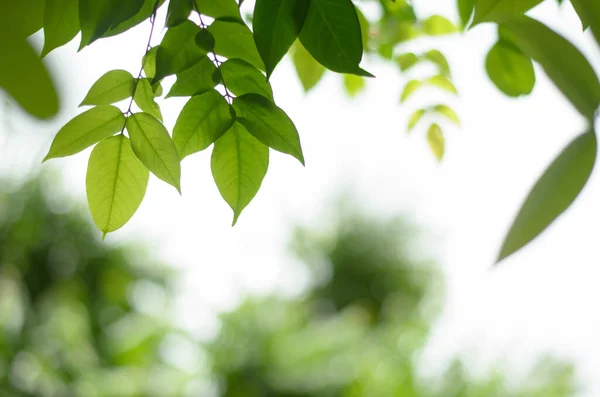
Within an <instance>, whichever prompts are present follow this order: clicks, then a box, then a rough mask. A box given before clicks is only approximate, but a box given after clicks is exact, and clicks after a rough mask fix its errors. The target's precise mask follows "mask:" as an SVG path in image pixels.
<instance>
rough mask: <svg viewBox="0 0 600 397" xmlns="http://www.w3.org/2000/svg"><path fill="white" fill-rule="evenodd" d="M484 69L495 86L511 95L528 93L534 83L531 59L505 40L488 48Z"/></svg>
mask: <svg viewBox="0 0 600 397" xmlns="http://www.w3.org/2000/svg"><path fill="white" fill-rule="evenodd" d="M485 70H486V71H487V74H488V76H489V78H490V80H492V81H493V82H494V84H495V85H496V87H498V89H500V91H502V92H503V93H505V94H506V95H508V96H511V97H517V96H520V95H527V94H530V93H531V91H532V90H533V87H534V85H535V71H534V70H533V62H532V61H531V59H530V58H528V57H526V56H525V55H524V54H523V53H522V52H521V51H519V49H518V48H516V47H515V46H513V45H512V44H510V43H506V42H505V41H499V42H497V43H496V44H495V45H494V46H493V47H492V48H491V49H490V52H488V54H487V57H486V59H485Z"/></svg>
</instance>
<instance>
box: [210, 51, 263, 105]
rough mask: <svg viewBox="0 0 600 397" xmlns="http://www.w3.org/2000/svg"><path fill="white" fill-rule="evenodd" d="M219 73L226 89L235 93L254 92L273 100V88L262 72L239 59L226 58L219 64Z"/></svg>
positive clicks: (238, 94)
mask: <svg viewBox="0 0 600 397" xmlns="http://www.w3.org/2000/svg"><path fill="white" fill-rule="evenodd" d="M220 70H221V75H222V76H223V81H224V82H225V85H226V86H227V89H228V90H229V91H231V92H233V93H234V94H235V95H237V96H240V95H244V94H249V93H254V94H259V95H262V96H264V97H265V98H269V99H270V100H273V90H272V89H271V84H269V82H268V81H267V79H266V77H265V75H264V74H262V73H261V72H260V70H258V69H256V68H255V67H254V66H252V65H250V64H249V63H248V62H246V61H242V60H241V59H228V60H227V61H225V62H223V63H222V64H221V68H220Z"/></svg>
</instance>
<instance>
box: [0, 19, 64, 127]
mask: <svg viewBox="0 0 600 397" xmlns="http://www.w3.org/2000/svg"><path fill="white" fill-rule="evenodd" d="M0 54H2V59H3V61H0V88H2V89H4V90H5V91H6V92H7V93H8V95H10V96H11V97H12V98H13V99H14V100H15V101H16V102H17V103H18V104H19V105H20V106H21V107H22V108H23V109H24V110H25V111H26V112H28V113H29V114H31V115H32V116H35V117H38V118H41V119H47V118H50V117H52V116H54V115H55V114H56V113H57V112H58V96H57V94H56V90H55V88H54V83H53V82H52V79H51V77H50V74H49V73H48V70H47V69H46V67H45V66H44V63H43V62H42V61H41V60H40V58H39V57H38V55H37V54H36V52H35V51H34V50H33V48H31V46H30V45H29V43H27V41H25V39H24V38H19V37H15V36H13V32H6V34H5V32H4V31H2V28H0Z"/></svg>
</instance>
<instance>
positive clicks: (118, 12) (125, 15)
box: [109, 0, 144, 30]
mask: <svg viewBox="0 0 600 397" xmlns="http://www.w3.org/2000/svg"><path fill="white" fill-rule="evenodd" d="M143 5H144V0H121V1H120V2H119V5H118V7H116V8H115V13H114V15H113V17H112V18H113V19H112V23H111V25H110V29H114V28H116V27H118V26H119V25H120V24H121V23H123V22H126V21H128V20H130V19H131V18H133V17H134V16H135V15H136V14H137V13H138V12H139V11H140V10H141V9H142V7H143ZM110 29H109V30H110Z"/></svg>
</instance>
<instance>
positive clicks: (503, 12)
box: [471, 0, 543, 26]
mask: <svg viewBox="0 0 600 397" xmlns="http://www.w3.org/2000/svg"><path fill="white" fill-rule="evenodd" d="M542 1H543V0H476V1H475V16H474V17H473V23H472V25H471V26H475V25H477V24H479V23H482V22H506V21H509V20H512V19H515V18H519V17H521V16H522V15H523V14H525V12H527V11H529V10H530V9H532V8H533V7H535V6H536V5H538V4H540V3H541V2H542Z"/></svg>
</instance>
